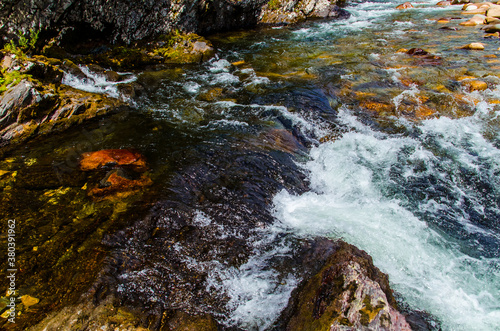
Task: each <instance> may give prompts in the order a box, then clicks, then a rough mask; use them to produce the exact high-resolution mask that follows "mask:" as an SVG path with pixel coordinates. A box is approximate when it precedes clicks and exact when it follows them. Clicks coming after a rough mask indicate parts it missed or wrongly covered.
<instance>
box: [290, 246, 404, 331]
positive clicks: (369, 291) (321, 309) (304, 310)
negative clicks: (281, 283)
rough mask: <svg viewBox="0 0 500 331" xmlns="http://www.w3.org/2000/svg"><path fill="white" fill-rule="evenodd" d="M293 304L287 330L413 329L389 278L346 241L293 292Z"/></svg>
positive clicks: (362, 252)
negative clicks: (394, 293) (320, 267)
mask: <svg viewBox="0 0 500 331" xmlns="http://www.w3.org/2000/svg"><path fill="white" fill-rule="evenodd" d="M294 300H295V301H296V302H295V303H294V304H293V302H294ZM291 303H292V304H293V306H294V311H293V314H292V316H291V318H290V319H289V322H288V324H287V325H286V330H287V331H299V330H311V331H315V330H408V331H409V330H411V327H410V325H409V324H408V323H407V321H406V319H405V317H404V316H403V315H402V314H401V313H400V312H398V310H397V309H396V301H395V300H394V297H393V295H392V291H391V289H390V287H389V281H388V277H387V276H386V275H385V274H383V273H382V272H381V271H380V270H379V269H378V268H377V267H375V266H374V265H373V262H372V259H371V257H370V256H369V255H368V254H367V253H366V252H364V251H361V250H359V249H357V248H356V247H354V246H352V245H349V244H346V243H344V242H339V243H338V246H337V248H336V250H335V251H334V252H333V253H332V254H331V255H330V257H329V259H328V260H327V262H326V263H325V265H324V267H323V268H322V269H321V270H320V271H319V272H318V273H317V274H315V275H314V276H312V277H311V278H309V279H308V280H306V282H305V284H304V285H303V286H302V287H301V288H299V289H298V290H297V291H296V292H294V293H293V294H292V300H291Z"/></svg>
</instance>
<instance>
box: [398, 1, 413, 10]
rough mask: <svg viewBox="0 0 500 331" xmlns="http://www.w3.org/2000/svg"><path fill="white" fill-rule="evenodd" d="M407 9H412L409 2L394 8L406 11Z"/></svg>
mask: <svg viewBox="0 0 500 331" xmlns="http://www.w3.org/2000/svg"><path fill="white" fill-rule="evenodd" d="M408 8H413V5H412V4H411V3H410V2H405V3H403V4H401V5H399V6H397V7H396V9H408Z"/></svg>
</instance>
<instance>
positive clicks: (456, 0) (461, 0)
mask: <svg viewBox="0 0 500 331" xmlns="http://www.w3.org/2000/svg"><path fill="white" fill-rule="evenodd" d="M469 2H470V0H453V1H452V2H451V4H452V5H461V4H464V3H469Z"/></svg>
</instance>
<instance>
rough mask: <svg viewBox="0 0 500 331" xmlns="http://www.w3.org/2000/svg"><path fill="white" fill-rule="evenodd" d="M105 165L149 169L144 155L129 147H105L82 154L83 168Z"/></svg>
mask: <svg viewBox="0 0 500 331" xmlns="http://www.w3.org/2000/svg"><path fill="white" fill-rule="evenodd" d="M103 166H111V167H115V166H120V167H123V166H127V167H130V168H132V169H133V170H134V171H139V172H143V171H146V170H147V167H146V159H145V158H144V156H142V155H141V154H140V153H138V152H136V151H132V150H128V149H104V150H100V151H95V152H89V153H83V154H82V156H81V160H80V169H81V170H83V171H90V170H97V169H99V168H101V167H103Z"/></svg>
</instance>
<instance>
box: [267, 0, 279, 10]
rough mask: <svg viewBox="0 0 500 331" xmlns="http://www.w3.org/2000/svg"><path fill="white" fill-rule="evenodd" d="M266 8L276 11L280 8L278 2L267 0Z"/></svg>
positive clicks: (277, 0)
mask: <svg viewBox="0 0 500 331" xmlns="http://www.w3.org/2000/svg"><path fill="white" fill-rule="evenodd" d="M267 7H268V8H269V9H270V10H278V9H280V7H281V1H280V0H269V2H268V3H267Z"/></svg>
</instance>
